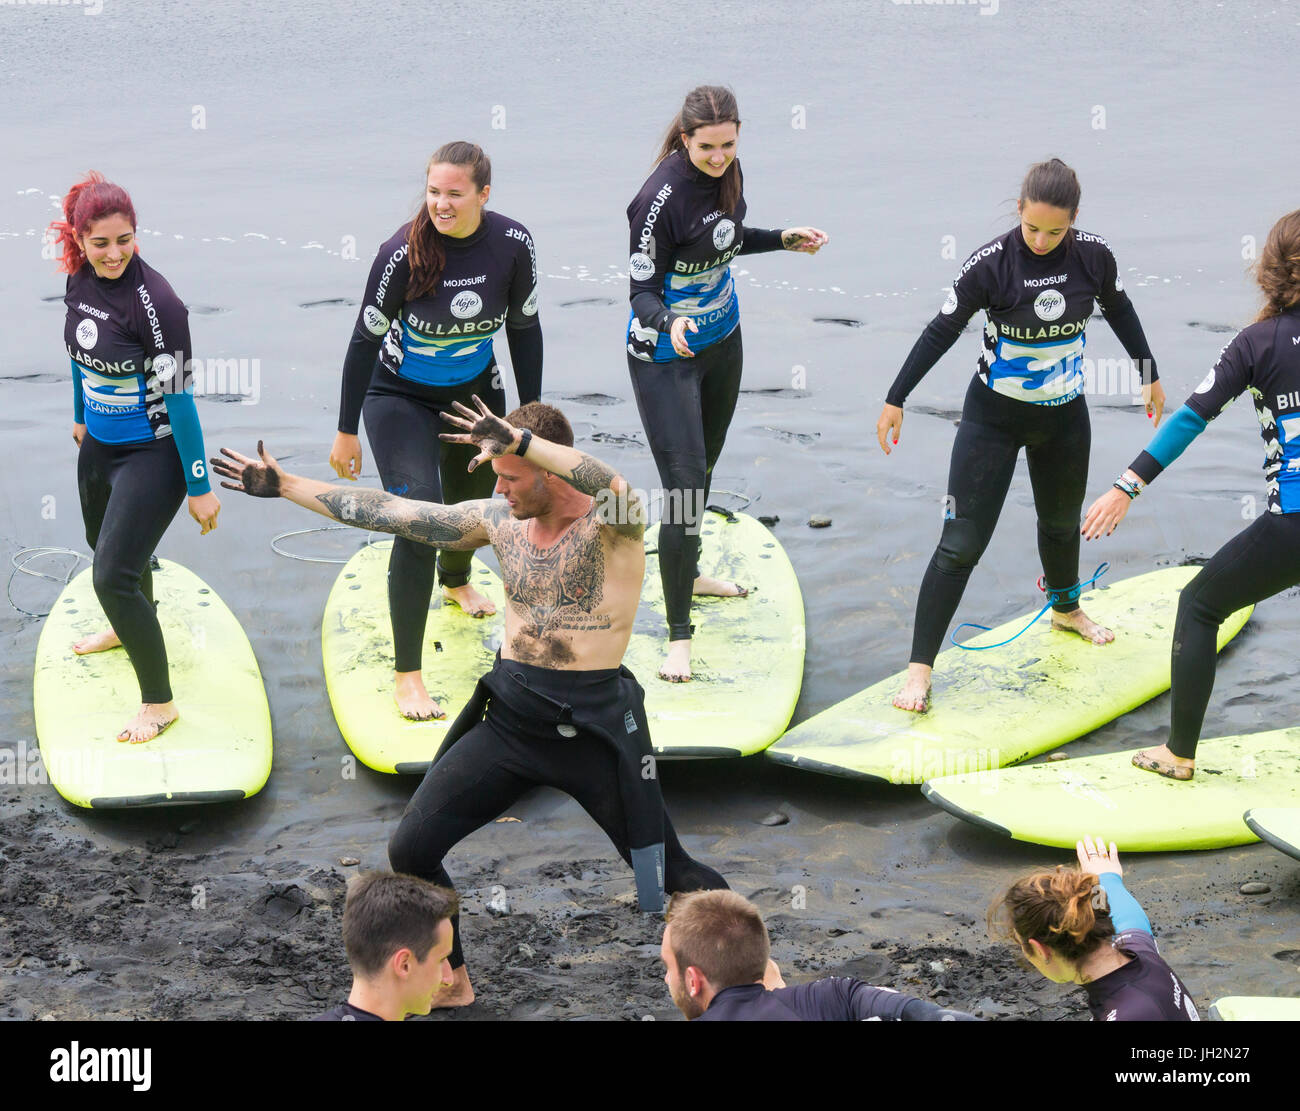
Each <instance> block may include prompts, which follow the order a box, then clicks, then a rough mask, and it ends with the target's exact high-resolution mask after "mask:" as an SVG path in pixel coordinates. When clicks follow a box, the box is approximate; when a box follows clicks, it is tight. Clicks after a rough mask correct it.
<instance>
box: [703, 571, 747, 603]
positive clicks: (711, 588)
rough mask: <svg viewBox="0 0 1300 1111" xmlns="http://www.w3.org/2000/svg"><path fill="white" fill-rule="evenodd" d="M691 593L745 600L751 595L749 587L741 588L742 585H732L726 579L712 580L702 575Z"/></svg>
mask: <svg viewBox="0 0 1300 1111" xmlns="http://www.w3.org/2000/svg"><path fill="white" fill-rule="evenodd" d="M691 593H692V594H708V595H711V596H713V597H716V598H744V597H745V596H746V595H747V594H748V593H749V587H747V586H741V585H740V583H730V582H727V581H726V580H725V579H710V578H708V577H707V576H705V575H700V576H699V578H697V579H696V580H695V585H694V586H692V587H691Z"/></svg>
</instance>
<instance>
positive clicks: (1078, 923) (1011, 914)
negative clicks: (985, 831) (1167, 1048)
mask: <svg viewBox="0 0 1300 1111" xmlns="http://www.w3.org/2000/svg"><path fill="white" fill-rule="evenodd" d="M1075 851H1076V853H1077V855H1078V858H1079V870H1078V871H1077V872H1076V871H1074V870H1073V869H1066V868H1056V869H1054V870H1051V871H1047V870H1043V871H1037V872H1033V873H1031V874H1029V875H1027V876H1025V877H1023V878H1022V879H1019V880H1017V881H1016V882H1015V883H1013V884H1012V885H1011V886H1010V887H1009V888H1007V890H1006V891H1005V892H1003V893H1002V894H1001V895H1000V896H998V898H997V899H995V900H994V902H993V905H992V906H991V907H990V908H989V933H990V934H992V935H994V936H997V937H1002V938H1004V939H1005V940H1008V941H1014V942H1015V943H1016V944H1017V945H1018V946H1019V947H1020V952H1021V955H1022V956H1023V957H1024V958H1025V960H1026V961H1028V962H1029V963H1030V964H1031V965H1033V967H1034V968H1035V969H1037V970H1038V971H1039V972H1041V973H1042V974H1043V975H1044V976H1046V977H1047V979H1049V980H1051V981H1052V982H1053V983H1055V984H1082V985H1083V988H1084V990H1085V991H1086V992H1087V993H1088V1009H1089V1010H1090V1011H1091V1012H1092V1017H1093V1018H1094V1019H1096V1020H1098V1021H1099V1022H1132V1021H1139V1022H1141V1021H1146V1022H1152V1021H1155V1022H1162V1021H1163V1022H1188V1021H1191V1022H1195V1021H1197V1020H1198V1019H1199V1018H1200V1015H1199V1014H1197V1012H1196V1004H1195V1003H1193V1002H1192V997H1191V996H1190V995H1188V993H1187V988H1186V986H1184V984H1183V982H1182V980H1180V979H1179V978H1178V977H1177V975H1175V973H1174V971H1173V969H1171V968H1170V967H1169V966H1168V965H1167V964H1166V963H1165V961H1164V958H1163V957H1162V956H1161V955H1160V950H1159V948H1158V947H1157V945H1156V940H1155V937H1154V936H1152V933H1151V923H1150V922H1149V921H1148V920H1147V916H1146V914H1145V913H1144V912H1143V910H1142V908H1141V907H1140V906H1139V905H1138V901H1137V900H1136V899H1135V898H1133V896H1132V895H1130V894H1129V892H1128V890H1127V889H1126V888H1125V887H1124V880H1123V875H1124V869H1123V868H1122V867H1121V866H1120V862H1119V852H1118V850H1117V849H1116V847H1115V842H1114V841H1112V842H1111V843H1110V847H1109V848H1107V847H1106V842H1105V840H1104V839H1102V838H1100V837H1099V838H1097V840H1096V841H1095V842H1094V841H1093V839H1092V838H1091V837H1085V838H1084V839H1083V840H1082V841H1079V842H1076V844H1075Z"/></svg>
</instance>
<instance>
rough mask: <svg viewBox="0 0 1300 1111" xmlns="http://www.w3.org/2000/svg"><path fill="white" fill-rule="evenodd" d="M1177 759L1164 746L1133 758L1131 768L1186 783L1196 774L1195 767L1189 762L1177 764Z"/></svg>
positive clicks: (1140, 753) (1136, 754) (1139, 753)
mask: <svg viewBox="0 0 1300 1111" xmlns="http://www.w3.org/2000/svg"><path fill="white" fill-rule="evenodd" d="M1177 761H1178V757H1176V756H1175V755H1174V754H1173V753H1171V752H1170V751H1169V749H1168V748H1166V747H1165V746H1164V745H1161V746H1160V747H1159V748H1147V749H1143V750H1142V751H1141V752H1138V753H1135V754H1134V756H1133V766H1134V767H1135V768H1141V769H1142V770H1143V771H1146V772H1155V773H1156V775H1163V776H1164V777H1165V778H1166V779H1176V780H1179V781H1180V782H1186V781H1187V780H1189V779H1191V778H1192V776H1193V775H1195V774H1196V765H1195V764H1194V763H1192V762H1191V761H1188V762H1187V763H1178V762H1177Z"/></svg>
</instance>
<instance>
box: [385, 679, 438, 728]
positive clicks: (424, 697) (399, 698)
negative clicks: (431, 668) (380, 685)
mask: <svg viewBox="0 0 1300 1111" xmlns="http://www.w3.org/2000/svg"><path fill="white" fill-rule="evenodd" d="M393 701H394V702H396V703H397V712H398V713H400V714H401V715H402V717H404V718H406V719H407V720H409V721H433V720H435V719H441V718H445V717H446V716H447V715H446V713H445V712H444V711H443V709H442V707H441V706H439V705H438V703H436V702H435V701H434V700H433V699H432V697H430V695H429V692H428V691H427V690H426V689H425V687H424V676H423V675H421V674H420V673H419V672H418V671H405V672H401V673H400V674H396V682H395V683H394V686H393Z"/></svg>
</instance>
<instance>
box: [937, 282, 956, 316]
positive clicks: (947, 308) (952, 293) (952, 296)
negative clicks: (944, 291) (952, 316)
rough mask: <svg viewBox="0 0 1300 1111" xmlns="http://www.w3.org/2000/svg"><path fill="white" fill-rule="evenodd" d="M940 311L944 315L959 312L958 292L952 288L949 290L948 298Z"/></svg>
mask: <svg viewBox="0 0 1300 1111" xmlns="http://www.w3.org/2000/svg"><path fill="white" fill-rule="evenodd" d="M939 311H940V312H944V313H954V312H956V311H957V291H956V290H955V289H953V288H952V287H951V286H950V287H949V288H948V296H947V297H946V298H945V299H944V302H943V306H942V307H941V308H940V310H939Z"/></svg>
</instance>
